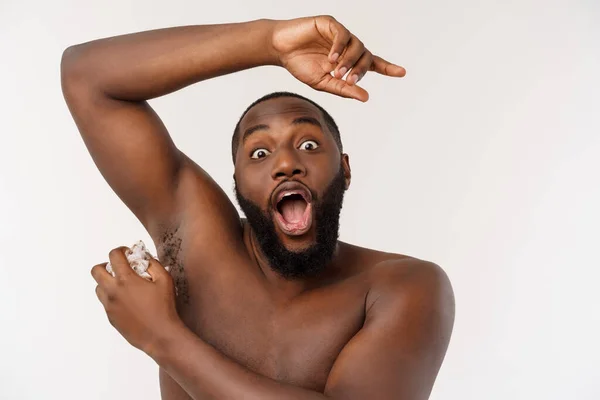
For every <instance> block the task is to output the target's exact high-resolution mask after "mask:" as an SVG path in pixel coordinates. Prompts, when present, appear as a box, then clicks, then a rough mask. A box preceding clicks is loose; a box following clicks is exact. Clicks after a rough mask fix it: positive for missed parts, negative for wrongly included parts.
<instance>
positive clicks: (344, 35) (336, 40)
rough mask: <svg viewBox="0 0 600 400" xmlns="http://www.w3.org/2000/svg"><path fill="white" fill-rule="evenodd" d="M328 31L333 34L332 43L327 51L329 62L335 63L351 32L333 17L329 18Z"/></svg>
mask: <svg viewBox="0 0 600 400" xmlns="http://www.w3.org/2000/svg"><path fill="white" fill-rule="evenodd" d="M329 31H330V32H331V34H332V35H333V45H332V46H331V50H330V51H329V62H331V63H335V62H337V60H338V59H339V57H340V55H341V54H342V53H343V52H344V49H345V48H346V46H347V45H348V41H349V40H350V38H351V37H352V34H351V33H350V31H349V30H348V29H346V27H344V25H342V24H340V23H339V22H337V21H336V20H335V19H333V18H331V19H329Z"/></svg>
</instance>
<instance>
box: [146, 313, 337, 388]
mask: <svg viewBox="0 0 600 400" xmlns="http://www.w3.org/2000/svg"><path fill="white" fill-rule="evenodd" d="M145 351H146V353H148V355H150V356H151V357H152V358H153V359H154V360H155V361H156V363H157V364H158V365H160V366H161V367H162V368H163V369H164V370H165V371H166V372H167V373H168V374H169V375H170V376H171V377H172V378H173V379H174V380H175V381H177V383H179V385H180V386H181V387H182V388H183V389H184V390H185V391H186V392H187V393H188V394H189V395H190V396H192V398H194V399H204V398H207V397H208V398H215V399H247V400H253V399H256V400H281V399H292V400H323V399H327V397H326V396H325V395H323V394H322V393H319V392H315V391H312V390H307V389H303V388H300V387H297V386H293V385H288V384H284V383H280V382H277V381H275V380H272V379H270V378H267V377H265V376H262V375H259V374H256V373H254V372H252V371H250V370H249V369H247V368H245V367H244V366H242V365H240V364H238V363H236V362H235V361H233V360H231V359H230V358H228V357H226V356H225V355H224V354H222V353H221V352H219V351H218V350H216V349H215V348H214V347H212V346H210V345H209V344H207V343H206V342H204V341H202V339H200V338H199V337H198V336H196V335H195V334H194V333H193V332H192V331H190V330H189V329H187V327H185V326H184V325H183V324H180V325H177V326H175V327H173V328H170V329H169V331H168V333H166V334H165V336H164V337H163V339H162V340H161V341H160V342H159V343H157V344H155V345H154V346H153V347H152V348H149V349H147V350H145Z"/></svg>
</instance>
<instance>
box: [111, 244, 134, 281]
mask: <svg viewBox="0 0 600 400" xmlns="http://www.w3.org/2000/svg"><path fill="white" fill-rule="evenodd" d="M126 251H130V249H129V247H125V246H120V247H117V248H116V249H112V250H111V251H110V253H108V259H109V260H110V265H111V266H112V269H113V271H114V273H115V277H116V278H119V279H125V278H128V277H130V276H132V275H135V273H134V271H133V269H131V265H129V261H128V260H127V256H126V255H125V252H126Z"/></svg>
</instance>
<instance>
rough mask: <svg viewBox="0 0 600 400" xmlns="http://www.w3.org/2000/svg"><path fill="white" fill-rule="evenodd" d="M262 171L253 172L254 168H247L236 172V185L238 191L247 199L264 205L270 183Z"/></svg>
mask: <svg viewBox="0 0 600 400" xmlns="http://www.w3.org/2000/svg"><path fill="white" fill-rule="evenodd" d="M263 175H264V174H263V173H262V172H261V171H260V170H256V171H253V170H252V168H246V169H244V170H243V171H237V172H236V184H237V189H238V191H239V192H240V193H241V194H242V195H243V196H244V197H246V198H247V199H249V200H251V201H253V202H254V203H256V204H260V205H263V203H264V202H265V200H264V197H265V196H266V195H267V194H266V192H267V186H266V184H265V183H266V182H268V181H267V180H266V179H265V177H264V176H263Z"/></svg>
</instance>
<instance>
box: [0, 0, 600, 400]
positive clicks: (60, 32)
mask: <svg viewBox="0 0 600 400" xmlns="http://www.w3.org/2000/svg"><path fill="white" fill-rule="evenodd" d="M6 1H7V0H2V2H1V3H0V55H1V63H0V82H1V85H0V90H1V94H0V102H1V108H0V116H1V118H0V139H1V141H0V194H1V195H0V267H1V275H0V324H1V326H0V398H1V399H8V400H16V399H89V400H94V399H159V388H158V378H157V372H158V367H157V365H156V364H155V363H154V362H153V361H152V360H151V359H150V358H149V357H147V356H146V355H145V354H144V353H142V352H140V351H138V350H136V349H134V348H132V347H130V345H129V344H128V343H127V342H126V341H125V340H124V339H123V338H122V337H121V336H120V335H119V333H118V332H117V331H115V330H114V329H113V328H112V326H111V325H110V324H109V323H108V320H107V319H106V315H105V313H104V310H103V308H102V305H101V304H100V302H99V301H98V300H97V298H96V295H95V293H94V288H95V285H96V284H95V282H94V280H93V279H92V277H91V275H90V269H91V267H92V266H93V265H95V264H98V263H101V262H105V261H108V252H109V251H110V250H111V249H113V248H115V247H117V246H121V245H126V246H130V245H132V244H133V243H134V242H135V241H136V240H138V239H142V240H144V241H145V242H146V243H147V244H148V245H149V246H151V249H152V252H153V253H155V248H154V246H153V244H152V241H151V240H150V237H149V235H148V234H147V233H146V232H145V230H144V228H143V227H142V225H141V224H140V223H139V222H138V221H137V219H136V218H135V217H134V216H133V215H132V214H131V213H130V212H129V210H128V209H127V208H126V207H125V205H123V204H122V203H121V202H120V200H119V199H118V198H117V196H116V195H115V194H114V193H113V192H112V190H111V189H110V188H109V187H108V185H107V184H106V183H105V182H104V180H103V179H102V177H101V175H100V173H99V172H98V171H97V169H96V167H95V165H94V163H93V162H92V159H91V157H90V156H89V154H88V152H87V150H86V148H85V146H84V144H83V141H82V140H81V138H80V136H79V133H78V131H77V130H76V127H75V124H74V122H73V121H72V119H71V116H70V114H69V112H68V110H67V107H66V105H65V103H64V100H63V98H62V94H61V90H60V79H59V64H60V57H61V54H62V51H63V50H64V49H65V48H66V47H67V46H68V45H71V44H76V43H81V42H84V41H89V40H92V39H97V38H101V37H107V36H114V35H119V34H125V33H131V32H135V31H141V30H148V29H155V28H163V27H168V26H175V25H192V24H205V23H221V22H235V21H246V20H252V19H257V18H263V17H264V18H273V19H284V18H285V19H287V18H293V17H299V16H306V15H315V14H332V15H333V16H335V17H336V18H337V19H338V20H339V21H340V22H342V23H343V24H345V25H346V26H347V27H348V28H349V29H350V30H351V31H353V33H355V34H356V35H357V36H359V37H360V38H361V39H362V40H363V41H364V42H365V44H366V46H367V47H368V48H369V49H370V50H372V51H373V53H375V54H378V55H381V56H382V57H384V58H387V59H389V60H390V61H393V62H396V63H398V64H400V65H402V66H404V67H405V68H406V69H407V75H406V77H404V78H402V79H396V80H393V79H390V78H384V77H381V76H375V75H374V74H371V75H369V74H367V76H366V77H365V78H364V80H363V81H362V84H363V86H364V87H365V88H366V89H367V90H368V91H369V92H370V95H371V99H370V101H369V102H368V103H366V104H362V103H359V102H357V101H352V100H345V99H341V98H337V97H334V96H332V95H328V94H325V93H320V92H315V91H313V90H312V89H310V88H309V87H307V86H304V85H303V84H301V83H299V82H297V81H295V80H294V78H292V77H291V76H290V75H289V74H288V73H287V72H286V71H285V70H283V69H278V68H275V67H264V68H258V69H254V70H250V71H244V72H241V73H237V74H234V75H229V76H225V77H220V78H217V79H214V80H211V81H207V82H202V83H199V84H197V85H194V86H192V87H189V88H186V89H184V90H182V91H180V92H177V93H174V94H171V95H169V96H166V97H163V98H160V99H156V100H153V101H152V102H151V104H152V105H153V106H154V107H155V108H156V110H157V111H158V113H159V114H160V115H161V116H162V118H163V120H164V121H165V124H166V125H167V127H168V128H169V129H170V132H171V134H172V136H173V138H174V141H175V143H176V144H177V146H178V147H179V148H180V149H182V150H183V151H184V152H185V153H187V154H188V155H189V156H190V157H191V158H193V159H194V160H195V161H196V162H198V163H199V164H200V165H202V166H203V167H204V168H205V169H206V170H207V171H208V172H209V173H210V174H211V175H212V176H213V177H214V178H215V179H216V180H217V182H219V183H220V184H221V185H222V186H223V187H224V188H225V189H226V191H227V193H228V194H229V195H230V196H231V198H232V199H233V192H232V190H231V189H232V178H231V177H232V174H233V167H232V165H231V159H230V153H229V151H230V147H229V146H230V139H231V132H232V130H233V127H234V125H235V122H236V121H237V118H238V117H239V115H240V114H241V112H242V111H243V110H244V109H245V107H246V106H247V105H248V104H249V103H251V102H252V101H253V100H254V99H256V98H258V97H260V96H262V95H263V94H266V93H268V92H272V91H276V90H290V91H294V92H298V93H300V94H303V95H306V96H308V97H310V98H312V99H314V100H315V101H317V102H319V103H320V104H321V105H323V106H324V107H325V109H327V110H328V111H329V112H330V113H331V114H332V115H333V116H334V118H335V119H336V121H337V122H338V124H339V126H340V129H341V132H342V138H343V141H344V145H345V150H346V152H347V153H349V154H350V160H351V166H352V171H353V182H352V187H351V189H350V191H349V192H348V193H347V196H346V202H345V204H344V210H343V212H342V222H341V239H342V240H344V241H348V242H351V243H355V244H358V245H362V246H367V247H373V248H376V249H381V250H386V251H391V252H398V253H404V254H409V255H412V256H415V257H419V258H423V259H427V260H431V261H434V262H436V263H438V264H439V265H440V266H442V267H443V268H444V269H445V270H446V271H447V273H448V275H449V276H450V278H451V281H452V283H453V287H454V291H455V294H456V305H457V313H456V323H455V329H454V334H453V337H452V340H451V343H450V347H449V350H448V353H447V356H446V360H445V362H444V365H443V366H442V369H441V370H440V373H439V376H438V379H437V382H436V385H435V387H434V389H433V393H432V396H431V399H434V400H442V399H457V400H459V399H460V400H467V399H473V400H480V399H486V400H506V399H527V400H529V399H545V400H550V399H557V400H559V399H560V400H564V399H599V398H600V367H599V361H600V345H599V344H598V338H600V313H599V312H598V310H597V305H598V304H599V303H600V301H599V300H600V298H599V295H598V294H597V287H598V281H599V280H600V272H599V270H600V261H599V260H598V250H599V248H600V243H599V242H600V240H599V238H600V235H599V226H600V211H599V206H600V185H599V173H600V95H599V92H600V78H599V76H598V73H599V71H600V3H599V2H597V1H595V0H588V1H567V0H563V1H552V0H549V1H541V0H540V1H534V0H522V1H486V2H482V1H478V0H471V1H465V0H463V1H453V2H449V1H441V0H438V1H416V0H413V1H405V2H398V1H388V0H371V1H368V2H356V1H355V2H341V1H328V2H321V1H314V0H311V1H301V2H271V1H251V2H247V1H243V0H238V1H227V0H219V1H216V2H215V1H210V2H207V1H182V0H170V1H148V0H144V1H142V0H118V1H117V0H103V1H66V0H56V1H52V2H42V1H34V2H17V1H16V0H12V1H11V0H8V3H7V2H6Z"/></svg>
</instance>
